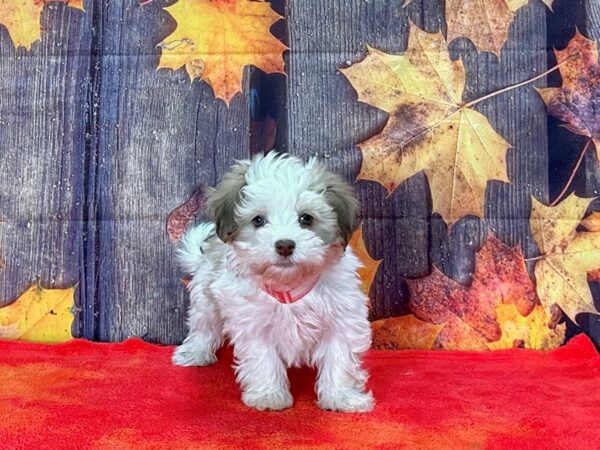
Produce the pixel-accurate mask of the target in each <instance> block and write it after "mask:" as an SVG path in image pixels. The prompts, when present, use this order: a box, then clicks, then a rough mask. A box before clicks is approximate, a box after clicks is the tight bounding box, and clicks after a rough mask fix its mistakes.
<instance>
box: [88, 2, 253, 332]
mask: <svg viewBox="0 0 600 450" xmlns="http://www.w3.org/2000/svg"><path fill="white" fill-rule="evenodd" d="M164 4H166V2H153V3H150V4H148V5H145V6H140V5H139V4H138V2H137V1H136V0H127V1H123V2H114V1H110V0H104V1H102V2H100V6H99V7H98V8H96V9H95V11H94V17H95V19H94V22H95V27H96V29H97V32H98V33H99V36H98V40H99V42H98V49H99V53H100V54H101V57H100V58H99V60H98V66H99V80H98V83H97V85H98V94H97V99H98V102H99V106H98V112H97V121H98V123H97V132H96V136H95V139H96V140H97V143H96V145H97V148H98V151H97V159H96V161H95V163H94V166H95V168H94V170H93V172H94V173H91V174H90V185H93V187H90V191H89V195H90V196H91V197H92V198H90V203H92V204H93V207H92V209H93V210H94V212H93V214H94V215H95V217H96V221H95V224H94V225H92V226H91V229H89V230H88V233H89V234H90V236H91V235H93V236H95V247H94V249H91V250H90V252H94V253H95V255H94V257H93V258H92V256H91V255H90V259H93V260H94V261H95V265H94V267H93V269H91V270H90V271H89V273H88V276H87V290H88V298H87V301H93V302H94V305H93V308H95V311H96V313H97V318H96V320H95V322H94V323H88V324H87V325H86V329H85V333H84V335H86V337H94V338H96V339H100V340H110V341H113V340H120V339H123V338H127V337H129V336H142V337H143V338H144V339H147V340H149V341H159V342H163V343H173V342H178V341H180V340H181V339H182V338H183V336H184V332H185V327H184V315H185V305H186V304H187V299H186V296H184V289H183V287H182V285H181V282H180V281H179V276H180V275H181V274H180V273H179V271H178V269H177V267H176V264H175V261H174V258H173V255H174V248H173V245H172V244H171V243H170V242H169V240H168V238H167V234H166V231H165V221H166V218H167V215H168V214H169V212H170V211H172V210H173V209H174V208H175V207H176V206H178V205H180V204H181V203H182V202H183V201H185V200H186V199H187V197H188V196H189V195H190V194H191V192H192V191H193V190H194V188H195V186H196V185H197V184H198V183H204V184H206V185H214V183H215V182H216V181H217V180H218V179H220V177H221V175H222V174H223V173H224V171H225V170H226V168H227V167H229V165H231V164H232V163H233V160H234V159H236V158H238V159H239V158H244V157H247V155H248V123H249V120H248V113H247V111H248V109H247V106H246V100H245V99H244V97H242V96H241V95H237V96H236V97H235V98H234V99H233V100H232V102H231V105H230V108H229V109H228V108H227V107H226V106H225V103H224V102H223V101H221V100H217V99H215V98H214V96H213V93H212V90H211V88H210V87H209V86H208V85H207V84H206V83H204V82H199V81H194V82H193V83H190V80H189V78H188V76H187V74H186V73H185V72H184V70H179V71H176V72H174V71H172V70H166V69H161V70H158V71H157V70H156V67H157V64H158V59H159V50H158V49H157V48H156V44H158V43H159V42H161V41H162V40H163V39H164V37H165V36H167V35H168V34H169V33H171V32H172V30H173V29H174V27H175V25H176V24H175V21H174V20H173V19H172V18H171V16H170V15H169V14H168V13H167V12H166V11H164V10H163V9H161V6H163V5H164ZM93 295H94V296H95V297H94V299H93V300H92V296H93Z"/></svg>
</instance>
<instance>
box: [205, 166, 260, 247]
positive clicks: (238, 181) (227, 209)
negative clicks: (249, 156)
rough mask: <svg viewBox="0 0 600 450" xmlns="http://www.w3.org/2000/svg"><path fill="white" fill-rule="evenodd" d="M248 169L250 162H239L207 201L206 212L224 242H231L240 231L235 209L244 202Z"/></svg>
mask: <svg viewBox="0 0 600 450" xmlns="http://www.w3.org/2000/svg"><path fill="white" fill-rule="evenodd" d="M248 167H250V161H239V162H237V163H236V164H235V165H234V166H233V167H232V168H231V170H230V171H229V172H227V173H226V174H225V176H224V177H223V179H222V180H221V182H220V183H219V184H218V185H217V187H216V188H215V189H213V190H212V191H211V192H210V193H209V197H208V199H207V201H206V212H207V213H208V215H209V216H210V217H211V219H212V220H213V221H214V222H215V228H216V231H217V236H219V237H220V238H221V240H222V241H224V242H227V241H228V240H230V239H231V237H232V236H233V234H234V233H235V232H236V231H237V229H238V223H237V222H236V219H235V207H236V205H237V204H238V203H239V202H240V201H241V200H242V188H243V187H244V186H245V185H246V172H247V171H248Z"/></svg>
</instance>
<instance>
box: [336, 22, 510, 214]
mask: <svg viewBox="0 0 600 450" xmlns="http://www.w3.org/2000/svg"><path fill="white" fill-rule="evenodd" d="M341 72H342V73H343V74H344V76H345V77H346V78H347V79H348V80H349V81H350V83H351V84H352V86H353V87H354V89H355V90H356V91H357V93H358V99H359V101H362V102H365V103H367V104H369V105H372V106H375V107H377V108H379V109H381V110H383V111H385V112H387V113H388V114H389V118H388V121H387V124H386V126H385V128H384V129H383V130H382V131H381V133H379V134H378V135H376V136H374V137H372V138H370V139H368V140H366V141H364V142H362V143H360V144H359V148H360V150H361V152H362V154H363V163H362V167H361V170H360V173H359V176H358V178H359V179H363V180H373V181H377V182H379V183H380V184H381V185H382V186H384V187H385V188H386V189H387V190H388V192H389V193H390V194H391V193H392V192H393V191H394V189H396V187H397V186H398V185H399V184H401V183H403V182H404V181H405V180H406V179H408V178H409V177H411V176H413V175H415V174H416V173H418V172H421V171H423V172H424V173H425V174H426V176H427V179H428V181H429V187H430V190H431V197H432V203H433V205H432V206H433V212H436V213H439V214H440V215H441V216H442V217H443V218H444V220H445V221H446V222H447V223H448V224H449V225H452V224H453V223H454V222H456V221H457V220H458V219H459V218H460V217H463V216H465V215H469V214H472V215H475V216H478V217H483V203H484V193H485V189H486V187H487V182H488V180H500V181H508V178H507V176H506V151H507V149H508V148H509V147H510V144H509V143H508V142H506V141H505V140H504V139H503V138H502V137H501V136H499V135H498V134H497V133H496V132H495V131H494V129H493V128H492V127H491V126H490V124H489V122H488V120H487V119H486V117H485V116H483V115H482V114H480V113H479V112H477V111H475V110H473V109H470V108H468V107H466V106H463V102H462V96H463V90H464V87H465V70H464V67H463V64H462V61H461V60H460V59H459V60H457V61H452V60H451V59H450V55H449V54H448V49H447V46H446V42H445V40H444V38H443V36H442V34H441V33H435V34H430V33H426V32H424V31H421V30H419V29H418V28H417V27H415V26H414V25H412V24H411V26H410V34H409V41H408V48H407V49H406V51H405V52H404V54H402V55H388V54H386V53H383V52H381V51H379V50H375V49H373V48H369V50H368V55H367V57H366V58H365V59H364V60H363V61H361V62H359V63H356V64H353V65H352V66H350V67H348V68H346V69H342V70H341Z"/></svg>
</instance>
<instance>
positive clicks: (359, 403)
mask: <svg viewBox="0 0 600 450" xmlns="http://www.w3.org/2000/svg"><path fill="white" fill-rule="evenodd" d="M374 404H375V400H374V399H373V394H372V393H371V391H369V392H363V391H359V390H356V389H348V390H344V391H336V392H328V393H326V394H323V395H322V396H321V397H320V398H319V406H320V407H321V409H327V410H331V411H341V412H368V411H371V410H372V409H373V406H374Z"/></svg>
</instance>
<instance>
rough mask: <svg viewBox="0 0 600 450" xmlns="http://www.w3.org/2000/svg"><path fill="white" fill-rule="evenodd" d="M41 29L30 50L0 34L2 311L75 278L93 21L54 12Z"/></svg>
mask: <svg viewBox="0 0 600 450" xmlns="http://www.w3.org/2000/svg"><path fill="white" fill-rule="evenodd" d="M41 27H42V28H43V29H44V30H45V32H44V33H43V35H42V40H41V41H38V42H36V43H34V44H33V46H32V48H31V50H30V51H29V50H25V49H24V48H22V47H21V48H17V49H15V47H14V44H13V42H12V40H11V38H10V36H9V34H8V32H7V30H6V28H4V27H0V91H1V92H2V95H0V260H2V262H1V263H0V306H3V305H5V304H7V303H9V302H11V301H12V300H14V299H15V298H16V297H17V296H18V295H20V294H21V293H22V292H23V291H24V290H25V289H26V288H27V287H28V286H29V285H30V284H32V283H34V282H36V280H39V282H40V283H41V284H42V285H43V286H44V287H68V286H73V285H75V284H77V283H78V282H79V281H80V279H81V278H82V267H83V245H82V243H83V239H82V235H83V225H82V223H83V222H82V219H83V183H84V177H83V167H84V163H85V141H84V139H85V129H86V127H85V123H86V114H87V109H86V107H87V92H88V89H87V88H88V83H89V69H90V42H91V34H92V32H91V30H92V27H91V16H90V14H89V12H83V11H81V10H78V9H74V8H70V7H66V6H65V5H63V4H58V3H52V4H49V5H46V6H45V7H44V9H43V13H42V17H41Z"/></svg>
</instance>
